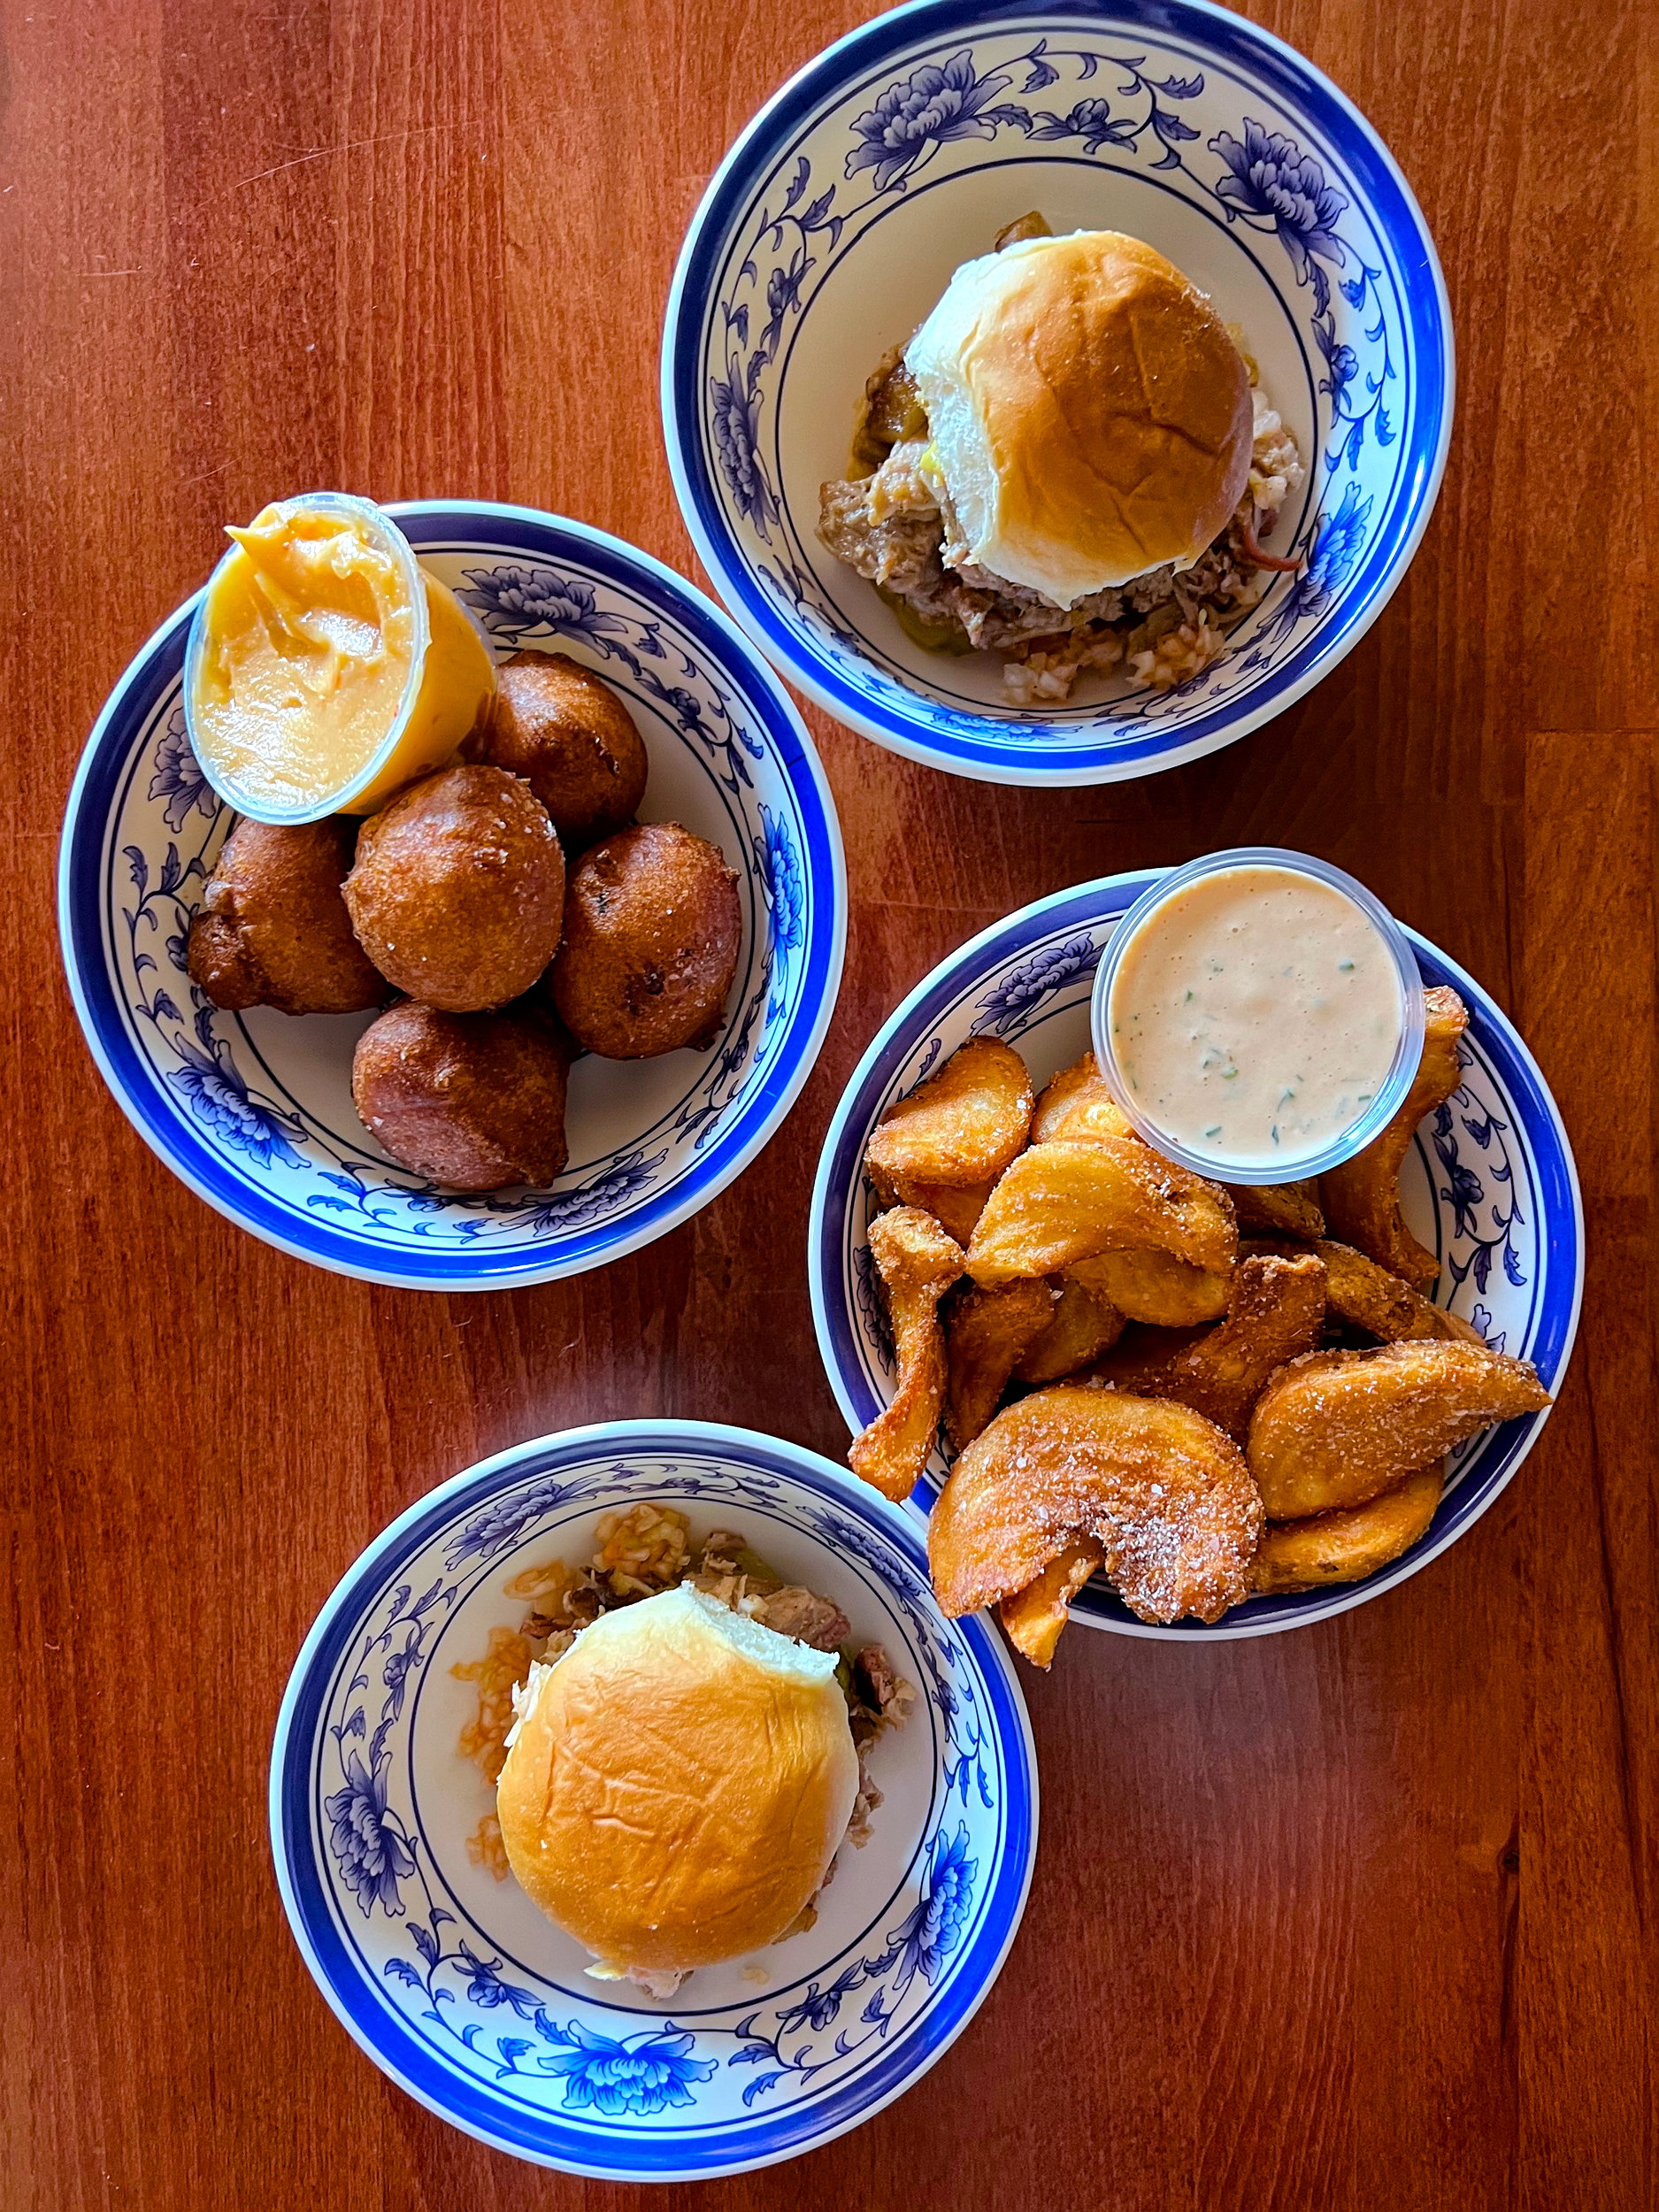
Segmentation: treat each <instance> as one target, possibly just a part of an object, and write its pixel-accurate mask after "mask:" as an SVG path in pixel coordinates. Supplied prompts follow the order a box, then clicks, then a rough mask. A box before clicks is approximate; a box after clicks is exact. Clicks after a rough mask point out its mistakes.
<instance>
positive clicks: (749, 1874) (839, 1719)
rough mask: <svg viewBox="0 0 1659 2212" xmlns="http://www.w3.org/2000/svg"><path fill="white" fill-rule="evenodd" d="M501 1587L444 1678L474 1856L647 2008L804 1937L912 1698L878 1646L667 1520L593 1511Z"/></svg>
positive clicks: (729, 1541) (714, 1538)
mask: <svg viewBox="0 0 1659 2212" xmlns="http://www.w3.org/2000/svg"><path fill="white" fill-rule="evenodd" d="M508 1587H509V1590H510V1592H511V1593H514V1594H520V1595H527V1596H533V1597H534V1599H535V1600H536V1605H535V1608H534V1610H533V1611H532V1612H531V1614H530V1615H528V1616H527V1617H526V1620H525V1622H524V1624H523V1631H522V1632H520V1633H519V1634H518V1635H515V1634H514V1632H512V1631H511V1630H496V1631H495V1632H493V1633H492V1637H491V1648H490V1653H489V1655H488V1658H487V1659H485V1660H482V1661H478V1662H473V1663H471V1664H468V1665H465V1666H463V1667H458V1668H457V1670H456V1671H457V1673H458V1674H461V1675H463V1676H464V1677H465V1678H467V1679H469V1680H472V1681H475V1682H477V1683H478V1684H479V1688H480V1717H479V1720H478V1721H477V1722H476V1723H475V1724H471V1725H470V1726H469V1729H468V1731H467V1732H466V1733H465V1735H464V1737H463V1744H462V1747H463V1749H464V1750H465V1751H466V1752H467V1753H468V1754H469V1755H471V1756H472V1757H474V1758H476V1759H478V1761H479V1763H480V1765H482V1766H483V1767H484V1770H485V1771H486V1773H487V1774H488V1776H489V1778H490V1779H492V1780H494V1781H495V1782H496V1798H495V1815H494V1816H492V1817H491V1818H490V1819H489V1820H488V1823H486V1824H484V1828H481V1829H480V1837H479V1839H476V1847H474V1850H473V1855H474V1857H475V1858H477V1859H479V1860H480V1861H481V1862H483V1863H489V1864H491V1865H494V1866H495V1867H496V1870H497V1871H499V1872H500V1873H502V1874H503V1875H505V1874H506V1872H508V1871H509V1870H511V1873H512V1874H513V1875H514V1876H515V1877H516V1878H517V1879H518V1883H519V1885H520V1886H521V1887H522V1888H523V1889H524V1890H525V1891H526V1893H527V1894H528V1895H529V1896H530V1897H531V1898H532V1899H533V1900H534V1902H535V1903H536V1904H537V1905H538V1906H540V1908H541V1910H542V1911H543V1912H545V1913H546V1914H547V1915H548V1916H549V1918H550V1919H552V1920H553V1921H555V1922H556V1923H557V1925H559V1926H560V1927H561V1928H563V1929H565V1931H566V1932H567V1933H569V1934H571V1935H572V1936H574V1937H575V1938H576V1939H577V1940H578V1941H579V1942H580V1943H582V1944H583V1945H584V1946H585V1947H587V1948H588V1950H589V1951H590V1952H591V1953H592V1954H593V1958H594V1964H593V1965H592V1966H591V1967H590V1968H589V1972H591V1973H593V1974H595V1975H596V1976H598V1977H599V1978H602V1979H613V1978H623V1977H626V1978H628V1979H629V1980H632V1981H634V1982H636V1983H639V1984H640V1985H642V1986H643V1987H645V1988H646V1989H647V1990H649V1992H650V1993H652V1994H653V1995H654V1996H657V1997H667V1996H669V1995H671V1994H672V1992H673V1990H674V1989H675V1988H676V1987H677V1986H678V1985H679V1983H680V1980H681V1979H682V1978H683V1977H684V1976H685V1975H687V1974H688V1973H690V1972H692V1971H694V1970H695V1969H696V1968H697V1967H699V1966H710V1965H714V1964H716V1963H718V1962H719V1961H721V1960H725V1959H733V1958H741V1957H745V1956H747V1955H749V1954H750V1953H752V1952H755V1951H757V1950H760V1949H762V1948H764V1947H765V1946H766V1945H768V1944H772V1943H775V1942H777V1941H779V1940H780V1939H782V1938H783V1937H785V1936H787V1935H792V1934H794V1933H795V1932H796V1931H797V1930H798V1929H802V1928H805V1927H810V1925H811V1924H812V1921H813V1919H814V1917H815V1912H814V1907H813V1900H814V1899H815V1898H816V1896H817V1894H818V1891H819V1890H820V1889H822V1888H823V1887H824V1886H825V1884H826V1882H827V1881H828V1880H829V1878H830V1877H831V1874H832V1872H833V1863H834V1860H835V1855H836V1853H837V1851H838V1850H839V1848H840V1847H841V1844H842V1843H843V1842H850V1843H852V1844H853V1845H854V1846H855V1847H856V1846H858V1845H861V1844H862V1843H863V1842H864V1840H865V1839H866V1837H867V1835H868V1833H869V1821H870V1815H871V1813H872V1810H873V1809H874V1808H875V1807H876V1806H878V1805H879V1803H880V1801H881V1793H880V1792H879V1789H877V1788H876V1786H875V1785H874V1783H873V1782H872V1779H871V1778H870V1775H869V1772H868V1770H867V1766H866V1757H867V1755H868V1753H869V1751H870V1749H871V1747H872V1746H873V1744H874V1743H875V1742H876V1741H877V1740H878V1739H879V1737H880V1736H881V1735H882V1733H883V1732H885V1731H886V1730H887V1728H888V1727H892V1726H896V1725H899V1724H902V1719H903V1717H904V1712H905V1709H906V1708H907V1706H908V1704H909V1702H910V1699H911V1698H912V1697H913V1695H914V1692H913V1691H912V1690H911V1688H910V1685H909V1684H908V1683H906V1682H904V1681H903V1680H902V1678H900V1677H899V1676H898V1674H897V1673H896V1672H895V1670H894V1668H893V1667H892V1664H891V1663H890V1661H889V1660H888V1658H887V1653H886V1652H885V1650H884V1649H883V1648H882V1647H880V1646H879V1645H877V1644H864V1645H862V1646H861V1645H859V1644H858V1643H857V1642H856V1640H855V1639H854V1638H853V1636H852V1632H851V1627H850V1624H849V1622H848V1620H847V1617H846V1616H845V1615H844V1614H843V1613H842V1612H841V1610H840V1609H839V1608H838V1607H837V1606H836V1605H834V1604H833V1602H832V1601H830V1600H829V1599H827V1598H824V1597H820V1596H818V1594H816V1593H814V1592H812V1591H810V1590H808V1589H806V1588H804V1587H803V1586H799V1585H795V1584H786V1583H782V1582H780V1581H779V1580H778V1579H777V1578H775V1577H774V1576H773V1575H772V1573H771V1572H770V1571H769V1570H768V1569H767V1568H766V1566H765V1564H764V1562H762V1561H760V1560H758V1559H757V1558H756V1557H755V1555H753V1554H752V1553H751V1552H749V1549H748V1548H747V1546H746V1545H745V1544H744V1542H743V1540H742V1538H741V1536H738V1535H735V1534H733V1532H730V1531H723V1530H716V1531H714V1532H712V1533H710V1535H709V1536H708V1537H706V1538H705V1539H703V1541H702V1542H701V1544H700V1545H694V1544H693V1542H692V1540H691V1539H690V1537H689V1533H688V1530H687V1522H686V1518H685V1517H684V1515H682V1514H680V1513H678V1512H676V1511H675V1510H674V1509H672V1507H666V1506H659V1505H654V1504H653V1505H640V1506H635V1507H634V1508H633V1509H631V1510H630V1511H629V1512H627V1513H626V1514H618V1515H612V1516H608V1517H607V1518H606V1519H605V1520H604V1521H603V1522H602V1523H601V1525H600V1542H599V1547H598V1549H597V1550H596V1551H595V1555H594V1562H593V1564H592V1566H590V1567H589V1568H588V1569H587V1570H585V1571H581V1572H580V1573H577V1574H572V1572H570V1571H569V1570H567V1569H565V1567H564V1566H563V1565H562V1564H561V1563H558V1562H552V1563H549V1565H548V1566H547V1567H545V1568H537V1569H532V1570H530V1571H528V1572H527V1573H526V1574H525V1575H522V1576H519V1577H516V1578H514V1581H513V1582H512V1583H511V1584H510V1585H509V1586H508ZM503 1686H506V1688H507V1689H508V1690H510V1693H511V1705H512V1708H513V1709H514V1710H515V1712H516V1717H515V1718H514V1720H513V1722H512V1724H511V1728H509V1727H507V1726H506V1725H505V1723H504V1717H503V1708H504V1706H505V1703H506V1699H505V1697H504V1696H503ZM485 1829H487V1830H488V1834H487V1833H486V1832H485Z"/></svg>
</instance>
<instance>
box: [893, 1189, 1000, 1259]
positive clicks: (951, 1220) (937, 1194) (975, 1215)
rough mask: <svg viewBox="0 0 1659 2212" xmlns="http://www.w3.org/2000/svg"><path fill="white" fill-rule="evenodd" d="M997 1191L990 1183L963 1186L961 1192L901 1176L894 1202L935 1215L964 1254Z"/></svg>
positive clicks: (895, 1191) (894, 1192)
mask: <svg viewBox="0 0 1659 2212" xmlns="http://www.w3.org/2000/svg"><path fill="white" fill-rule="evenodd" d="M994 1188H995V1185H994V1184H993V1183H990V1182H984V1183H964V1185H963V1186H962V1187H961V1188H960V1189H959V1190H958V1189H955V1188H953V1187H952V1186H951V1185H950V1184H949V1183H913V1182H911V1180H910V1177H909V1176H908V1175H901V1176H899V1177H897V1178H896V1179H895V1182H894V1184H893V1186H892V1190H893V1201H892V1202H893V1203H894V1204H895V1205H898V1206H919V1207H920V1208H921V1210H922V1211H923V1212H924V1213H925V1214H932V1216H933V1219H934V1220H935V1221H936V1222H937V1223H938V1224H939V1225H940V1227H941V1229H942V1230H943V1231H944V1233H945V1234H946V1235H947V1236H948V1237H954V1238H955V1239H956V1242H957V1243H958V1244H959V1245H961V1246H962V1247H963V1248H964V1251H965V1250H966V1248H967V1244H968V1240H969V1238H970V1237H971V1236H972V1234H973V1232H974V1228H975V1225H977V1223H978V1221H979V1216H980V1215H981V1214H982V1213H983V1212H984V1211H985V1202H986V1200H987V1198H988V1197H989V1196H990V1195H991V1193H992V1190H993V1189H994Z"/></svg>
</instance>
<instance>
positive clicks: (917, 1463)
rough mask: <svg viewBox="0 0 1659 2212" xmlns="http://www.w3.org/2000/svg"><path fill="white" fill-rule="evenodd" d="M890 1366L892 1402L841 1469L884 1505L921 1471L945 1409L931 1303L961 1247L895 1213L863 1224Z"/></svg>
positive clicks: (935, 1304)
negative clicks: (889, 1331)
mask: <svg viewBox="0 0 1659 2212" xmlns="http://www.w3.org/2000/svg"><path fill="white" fill-rule="evenodd" d="M869 1242H870V1253H871V1257H872V1259H873V1260H874V1261H875V1263H876V1272H877V1273H878V1274H879V1276H880V1278H881V1284H882V1288H883V1289H884V1290H885V1292H886V1293H887V1317H888V1319H889V1320H890V1321H891V1323H892V1325H893V1343H894V1349H895V1355H896V1356H897V1360H898V1379H897V1386H896V1388H895V1391H894V1394H893V1402H892V1404H891V1405H889V1406H888V1407H887V1409H886V1410H885V1412H882V1413H879V1414H878V1415H877V1416H876V1418H875V1419H874V1420H873V1421H872V1423H871V1424H870V1426H869V1427H868V1428H867V1429H866V1430H865V1431H864V1434H863V1435H862V1436H859V1437H856V1438H855V1439H854V1440H853V1444H852V1448H851V1449H850V1451H849V1453H848V1455H847V1463H848V1465H849V1467H850V1468H851V1469H852V1471H853V1472H854V1474H856V1475H857V1476H859V1477H861V1478H862V1479H863V1480H864V1481H865V1482H867V1483H869V1484H870V1485H871V1486H872V1488H874V1489H877V1490H879V1491H880V1493H881V1494H882V1496H883V1497H885V1498H894V1499H900V1498H906V1497H908V1496H909V1495H910V1492H911V1491H912V1490H913V1489H914V1488H915V1486H916V1480H917V1478H918V1475H919V1474H920V1473H921V1471H922V1470H923V1468H924V1467H926V1464H927V1459H928V1455H929V1454H930V1453H931V1452H932V1450H933V1442H934V1440H935V1438H936V1437H937V1435H938V1433H939V1416H940V1411H941V1408H942V1407H943V1405H944V1402H945V1338H944V1332H943V1330H942V1329H941V1327H940V1325H939V1302H940V1300H941V1298H942V1297H943V1296H944V1294H945V1293H946V1292H947V1291H948V1290H949V1288H950V1286H951V1285H952V1283H954V1282H955V1281H956V1279H958V1277H959V1276H960V1275H961V1273H962V1265H963V1258H962V1248H961V1246H960V1245H958V1244H957V1243H956V1241H955V1240H953V1239H952V1238H950V1237H948V1236H947V1235H946V1234H945V1233H944V1231H943V1230H942V1229H941V1227H940V1225H939V1224H938V1223H937V1222H936V1221H935V1220H934V1219H933V1216H932V1215H931V1214H925V1213H923V1212H922V1211H921V1210H920V1209H919V1208H918V1207H915V1206H898V1207H895V1209H894V1210H893V1211H892V1212H890V1213H885V1214H879V1215H878V1216H877V1217H876V1218H875V1220H873V1221H872V1223H871V1225H870V1238H869Z"/></svg>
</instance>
